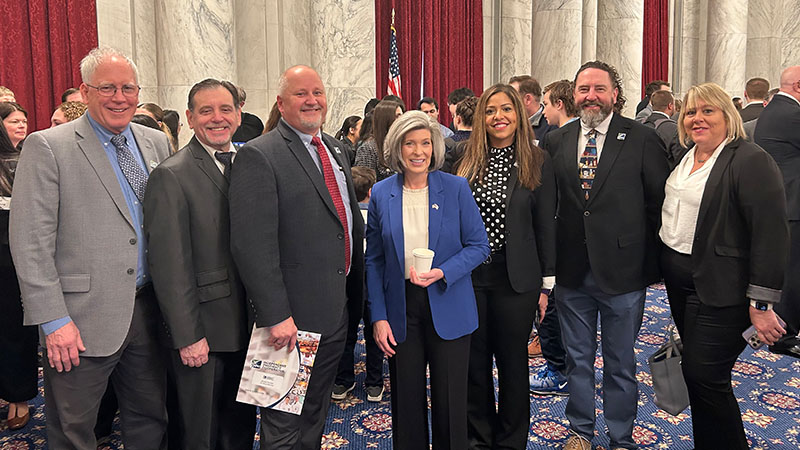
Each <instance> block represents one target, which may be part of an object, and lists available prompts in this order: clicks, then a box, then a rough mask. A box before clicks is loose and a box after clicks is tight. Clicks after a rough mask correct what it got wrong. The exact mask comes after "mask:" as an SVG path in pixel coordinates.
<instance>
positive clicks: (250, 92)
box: [244, 89, 275, 122]
mask: <svg viewBox="0 0 800 450" xmlns="http://www.w3.org/2000/svg"><path fill="white" fill-rule="evenodd" d="M274 101H275V100H272V101H268V99H267V90H266V89H247V102H246V103H245V105H244V110H245V111H247V112H249V113H250V114H255V115H256V116H258V118H259V119H261V121H262V122H266V121H267V116H269V110H270V108H272V103H273V102H274Z"/></svg>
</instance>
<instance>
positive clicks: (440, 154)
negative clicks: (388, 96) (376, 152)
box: [383, 110, 445, 173]
mask: <svg viewBox="0 0 800 450" xmlns="http://www.w3.org/2000/svg"><path fill="white" fill-rule="evenodd" d="M414 130H428V131H430V133H431V144H432V145H433V151H432V152H431V164H430V166H428V172H433V171H434V170H438V169H440V168H441V167H442V164H444V152H445V148H444V138H443V137H442V130H441V129H440V128H439V123H438V122H436V121H435V120H433V119H431V118H430V116H428V115H427V114H425V113H424V112H422V111H417V110H414V111H408V112H407V113H405V114H403V115H402V116H400V117H398V118H397V120H395V121H394V123H393V124H392V126H391V128H389V133H388V134H387V135H386V141H385V142H384V144H383V151H384V156H385V157H386V165H387V166H389V168H390V169H392V170H394V171H395V172H400V173H402V172H403V171H404V170H405V164H404V163H403V139H404V138H405V136H406V134H408V133H409V132H411V131H414Z"/></svg>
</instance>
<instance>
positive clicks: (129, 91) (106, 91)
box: [86, 84, 140, 97]
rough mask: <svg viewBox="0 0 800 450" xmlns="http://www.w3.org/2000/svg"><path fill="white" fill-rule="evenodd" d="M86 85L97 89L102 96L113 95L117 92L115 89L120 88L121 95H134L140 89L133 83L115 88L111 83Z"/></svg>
mask: <svg viewBox="0 0 800 450" xmlns="http://www.w3.org/2000/svg"><path fill="white" fill-rule="evenodd" d="M86 86H88V87H90V88H94V89H97V92H98V93H99V94H100V95H102V96H103V97H113V96H114V94H116V93H117V89H122V95H124V96H125V97H135V96H137V95H138V94H139V89H140V88H139V86H136V85H135V84H126V85H124V86H122V88H117V87H116V86H114V85H113V84H104V85H102V86H92V85H91V84H86Z"/></svg>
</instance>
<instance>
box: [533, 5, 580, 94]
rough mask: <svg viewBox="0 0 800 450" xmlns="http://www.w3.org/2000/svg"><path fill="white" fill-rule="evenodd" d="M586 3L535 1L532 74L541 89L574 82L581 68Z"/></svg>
mask: <svg viewBox="0 0 800 450" xmlns="http://www.w3.org/2000/svg"><path fill="white" fill-rule="evenodd" d="M582 6H583V0H565V1H561V2H553V1H551V0H534V1H533V38H532V42H531V47H532V55H531V61H532V70H531V75H533V77H534V78H536V79H537V80H539V83H541V85H542V87H544V86H545V85H547V84H549V83H551V82H553V81H557V80H561V79H564V78H567V79H570V80H571V79H572V78H573V77H574V75H575V72H576V71H577V70H578V68H579V67H580V65H581V59H580V58H581V51H580V49H581V29H582V21H583V12H582Z"/></svg>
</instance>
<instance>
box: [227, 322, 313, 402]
mask: <svg viewBox="0 0 800 450" xmlns="http://www.w3.org/2000/svg"><path fill="white" fill-rule="evenodd" d="M320 337H321V336H320V334H319V333H312V332H309V331H300V330H298V331H297V345H296V346H295V347H294V348H288V347H284V348H282V349H280V350H275V348H274V347H273V346H271V345H269V343H268V342H269V328H255V327H253V334H252V335H251V337H250V345H249V346H248V347H247V357H246V358H245V364H244V369H243V370H242V378H241V381H240V383H239V393H238V395H237V396H236V401H239V402H242V403H249V404H251V405H256V406H262V407H265V408H272V409H277V410H279V411H284V412H288V413H292V414H298V415H299V414H300V413H301V412H302V410H303V403H304V402H305V398H306V390H307V389H308V382H309V380H310V379H311V368H312V367H313V366H314V359H315V358H316V356H317V349H318V348H319V340H320Z"/></svg>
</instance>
